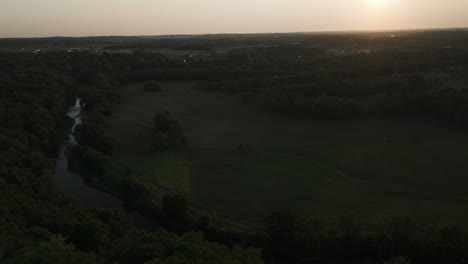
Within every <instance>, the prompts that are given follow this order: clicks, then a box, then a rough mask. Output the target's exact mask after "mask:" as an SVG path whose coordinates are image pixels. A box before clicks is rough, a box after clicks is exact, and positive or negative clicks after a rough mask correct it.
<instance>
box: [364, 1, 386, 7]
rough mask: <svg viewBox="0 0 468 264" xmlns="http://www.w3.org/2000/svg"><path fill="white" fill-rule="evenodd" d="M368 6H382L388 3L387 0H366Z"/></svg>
mask: <svg viewBox="0 0 468 264" xmlns="http://www.w3.org/2000/svg"><path fill="white" fill-rule="evenodd" d="M367 3H368V4H369V5H370V6H375V7H382V6H385V5H387V4H388V3H389V0H367Z"/></svg>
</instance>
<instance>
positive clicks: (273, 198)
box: [112, 83, 468, 224]
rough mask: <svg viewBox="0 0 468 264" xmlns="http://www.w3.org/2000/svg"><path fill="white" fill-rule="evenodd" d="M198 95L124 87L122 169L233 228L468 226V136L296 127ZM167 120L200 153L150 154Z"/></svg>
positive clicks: (434, 125)
mask: <svg viewBox="0 0 468 264" xmlns="http://www.w3.org/2000/svg"><path fill="white" fill-rule="evenodd" d="M191 86H192V84H191V83H166V84H163V92H162V93H161V94H148V93H145V92H143V88H142V87H141V85H132V86H128V87H123V88H122V97H123V98H124V100H125V101H124V104H123V105H122V107H121V109H120V110H119V111H118V112H117V113H116V114H115V115H114V117H113V119H112V128H113V131H114V137H115V138H116V141H117V143H118V147H117V150H116V153H115V159H116V160H117V161H118V162H120V163H122V164H124V165H129V166H132V167H133V168H134V169H135V170H137V171H139V172H140V173H141V174H143V175H145V176H147V177H148V178H150V179H152V180H153V181H154V182H155V183H158V184H161V185H164V186H167V187H171V188H177V189H181V190H184V191H186V192H187V193H189V195H190V197H191V198H192V199H193V201H194V202H195V203H196V204H199V205H202V206H203V207H205V208H210V209H212V210H213V211H214V212H217V213H219V214H221V215H226V216H229V217H231V218H237V219H247V220H260V219H262V218H263V217H265V216H266V215H267V214H268V213H270V212H272V211H274V210H278V209H284V208H289V209H291V210H293V211H295V212H298V213H301V214H303V215H307V216H316V217H319V218H336V217H340V216H343V215H355V216H356V217H358V218H359V219H362V220H365V221H367V220H368V221H383V220H386V219H389V218H392V217H395V216H409V217H413V218H415V219H417V220H418V221H421V222H422V223H427V224H448V223H450V224H453V223H458V224H460V223H468V193H467V192H466V189H467V188H468V177H467V176H466V175H468V162H466V157H468V139H467V137H466V136H465V134H466V131H464V130H462V129H460V128H457V127H454V126H450V125H448V124H445V123H443V122H440V121H434V120H422V119H419V120H418V119H406V120H380V121H372V120H371V121H353V122H343V123H328V124H326V123H316V122H310V121H301V120H291V119H288V118H285V117H278V116H272V115H269V114H266V113H264V112H262V111H261V110H260V109H259V108H256V107H255V106H253V105H246V104H242V103H240V100H238V99H237V98H235V97H231V96H228V95H225V94H221V93H217V92H207V91H197V90H193V89H191ZM162 110H169V111H171V112H172V113H173V115H174V117H175V118H176V119H177V120H179V121H180V122H181V125H182V126H183V128H184V130H185V132H186V134H187V137H188V139H189V142H190V146H191V150H190V151H187V152H185V153H164V154H155V153H151V152H150V151H149V147H150V144H151V124H152V119H153V117H154V115H155V113H156V112H158V111H162ZM239 144H243V145H247V147H246V148H242V149H239V148H238V145H239Z"/></svg>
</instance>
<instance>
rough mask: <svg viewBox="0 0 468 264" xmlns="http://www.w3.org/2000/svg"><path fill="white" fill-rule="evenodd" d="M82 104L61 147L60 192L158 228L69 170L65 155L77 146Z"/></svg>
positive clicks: (72, 111)
mask: <svg viewBox="0 0 468 264" xmlns="http://www.w3.org/2000/svg"><path fill="white" fill-rule="evenodd" d="M81 108H82V106H81V102H80V99H76V102H75V105H74V106H73V107H71V108H70V110H69V111H68V113H67V115H68V116H69V117H70V118H72V119H73V120H74V121H75V124H74V125H73V127H72V129H71V131H70V134H69V135H68V137H67V139H64V140H63V141H62V142H61V143H60V145H59V154H58V157H57V163H56V166H55V175H56V177H57V183H58V186H59V188H60V190H61V191H62V192H63V193H65V195H66V196H68V197H70V198H74V199H78V200H80V201H81V202H82V203H83V204H86V205H89V206H94V207H101V208H107V209H117V210H119V211H122V212H124V213H126V214H127V215H128V216H129V217H130V218H131V219H132V222H133V223H134V224H135V225H136V226H137V227H140V228H145V229H152V228H154V227H155V226H156V224H155V223H154V221H152V220H151V219H150V218H148V217H146V216H143V215H141V214H139V213H137V212H134V211H127V210H126V209H125V206H124V202H123V201H122V200H120V199H118V198H116V197H114V196H112V195H110V194H108V193H106V192H103V191H101V190H98V189H96V188H93V187H92V186H90V185H87V184H85V183H84V181H83V179H82V178H81V177H80V176H79V175H78V174H75V173H73V172H71V171H69V170H68V159H67V156H66V155H65V152H66V150H67V148H69V147H71V146H75V145H77V144H78V143H77V142H76V139H75V136H74V135H73V132H74V131H75V128H76V126H77V125H79V124H81Z"/></svg>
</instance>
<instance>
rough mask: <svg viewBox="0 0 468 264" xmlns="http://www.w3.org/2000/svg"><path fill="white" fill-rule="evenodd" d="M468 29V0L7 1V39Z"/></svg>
mask: <svg viewBox="0 0 468 264" xmlns="http://www.w3.org/2000/svg"><path fill="white" fill-rule="evenodd" d="M452 27H468V0H0V37H47V36H108V35H171V34H214V33H272V32H315V31H343V30H395V29H426V28H452Z"/></svg>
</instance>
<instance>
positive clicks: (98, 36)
mask: <svg viewBox="0 0 468 264" xmlns="http://www.w3.org/2000/svg"><path fill="white" fill-rule="evenodd" d="M443 30H468V27H440V28H439V27H433V28H400V29H349V30H318V31H283V32H251V33H241V32H237V33H180V34H177V33H174V34H161V35H150V34H148V35H87V36H85V35H81V36H66V35H56V36H53V35H52V36H44V37H0V39H47V38H106V37H109V38H111V37H177V36H197V37H201V36H216V35H274V34H333V33H336V34H339V33H385V32H405V31H443Z"/></svg>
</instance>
